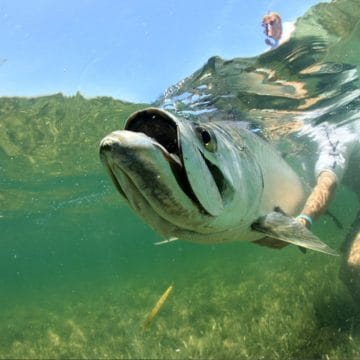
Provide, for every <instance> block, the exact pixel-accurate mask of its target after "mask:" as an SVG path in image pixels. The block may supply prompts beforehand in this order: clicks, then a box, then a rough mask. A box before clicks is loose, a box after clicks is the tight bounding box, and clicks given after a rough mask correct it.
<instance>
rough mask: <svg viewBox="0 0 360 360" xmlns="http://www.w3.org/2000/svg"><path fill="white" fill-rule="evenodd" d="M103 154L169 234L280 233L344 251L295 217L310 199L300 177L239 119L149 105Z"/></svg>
mask: <svg viewBox="0 0 360 360" xmlns="http://www.w3.org/2000/svg"><path fill="white" fill-rule="evenodd" d="M100 157H101V160H102V162H103V163H104V165H105V167H106V168H107V170H108V172H109V174H110V177H111V179H112V180H113V182H114V184H115V186H116V188H117V189H118V191H119V193H120V194H121V195H122V196H123V198H124V199H125V200H126V201H127V202H128V203H129V205H130V207H131V208H132V209H133V210H134V211H135V212H136V213H137V214H138V215H139V216H140V217H141V218H142V219H143V220H144V221H145V222H146V223H148V224H149V225H150V226H151V227H152V228H153V229H155V230H156V231H157V232H158V233H160V234H161V235H162V236H164V237H165V238H167V239H168V238H172V239H173V238H178V239H183V240H190V241H194V242H199V243H215V242H216V243H218V242H227V241H236V240H240V241H256V240H260V239H262V240H261V241H262V242H263V243H264V242H265V243H266V241H267V239H269V244H270V243H271V241H272V240H271V239H277V240H281V241H283V242H286V243H291V244H295V245H298V246H300V247H302V248H308V249H312V250H316V251H320V252H323V253H327V254H331V255H336V254H337V253H336V251H334V250H333V249H331V248H330V247H329V246H327V245H326V244H325V243H323V242H321V241H320V240H319V238H318V237H316V236H315V235H314V234H313V233H311V232H310V231H309V230H308V229H306V228H305V227H304V226H303V225H301V224H299V223H298V222H297V221H296V220H295V219H293V218H292V217H291V216H294V215H295V214H297V213H298V211H299V210H300V209H301V207H302V206H303V204H304V201H305V196H306V194H305V190H304V187H303V185H302V182H301V180H300V178H299V177H298V175H297V174H296V173H295V171H294V170H293V169H292V168H291V167H290V166H289V165H288V164H287V163H286V161H285V160H284V159H283V158H282V157H281V155H280V154H279V153H278V152H277V150H276V149H274V148H273V147H272V146H271V144H269V143H267V142H266V141H265V140H263V139H262V138H261V137H259V136H258V135H256V134H254V133H253V132H252V131H250V130H249V129H248V128H247V127H246V126H245V125H244V124H243V123H242V122H240V121H224V120H214V121H206V122H204V121H201V120H197V119H193V120H191V119H183V118H180V117H177V116H175V115H174V114H172V113H170V112H168V111H165V110H162V109H159V108H147V109H144V110H141V111H138V112H136V113H134V114H133V115H131V116H130V118H129V119H128V120H127V123H126V125H125V129H124V130H120V131H114V132H112V133H111V134H109V135H108V136H106V137H105V138H104V139H103V140H102V141H101V143H100Z"/></svg>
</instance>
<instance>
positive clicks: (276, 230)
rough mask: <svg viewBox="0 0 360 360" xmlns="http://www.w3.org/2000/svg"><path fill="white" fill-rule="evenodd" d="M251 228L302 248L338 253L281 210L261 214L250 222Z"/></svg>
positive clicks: (330, 253) (331, 253)
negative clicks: (254, 220) (252, 222)
mask: <svg viewBox="0 0 360 360" xmlns="http://www.w3.org/2000/svg"><path fill="white" fill-rule="evenodd" d="M252 229H253V230H256V231H258V232H261V233H264V234H266V235H267V236H270V237H272V238H275V239H279V240H282V241H285V242H288V243H291V244H294V245H298V246H300V247H303V248H307V249H311V250H315V251H319V252H323V253H325V254H329V255H335V256H336V255H338V253H337V252H336V251H335V250H333V249H331V248H330V247H329V246H327V245H326V244H325V243H323V242H322V241H321V240H320V239H319V238H318V237H317V236H315V235H314V234H313V233H312V232H311V231H309V230H308V229H307V228H306V227H305V226H303V225H302V224H300V223H299V222H298V221H296V220H295V219H293V218H291V217H289V216H286V215H284V214H283V213H281V212H277V211H273V212H271V213H269V214H267V215H265V216H262V217H261V218H259V219H258V221H256V222H255V223H254V224H252Z"/></svg>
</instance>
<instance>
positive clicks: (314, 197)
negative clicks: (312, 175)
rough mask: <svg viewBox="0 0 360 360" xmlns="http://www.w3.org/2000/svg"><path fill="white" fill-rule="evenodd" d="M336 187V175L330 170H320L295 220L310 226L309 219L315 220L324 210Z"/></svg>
mask: <svg viewBox="0 0 360 360" xmlns="http://www.w3.org/2000/svg"><path fill="white" fill-rule="evenodd" d="M335 188H336V175H335V174H334V173H333V172H332V171H328V170H324V171H322V172H321V173H320V174H319V176H318V178H317V183H316V185H315V187H314V189H313V190H312V192H311V194H310V196H309V197H308V199H307V200H306V203H305V205H304V208H303V210H302V211H301V215H300V216H298V217H297V220H298V221H299V222H300V223H301V224H303V225H304V226H306V227H310V226H311V221H309V220H308V219H307V217H309V218H310V219H311V220H316V219H317V218H318V217H319V216H320V215H321V214H322V213H323V212H324V211H326V209H327V207H328V205H329V203H330V200H331V198H332V195H333V193H334V191H335Z"/></svg>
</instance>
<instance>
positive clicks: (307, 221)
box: [296, 122, 360, 304]
mask: <svg viewBox="0 0 360 360" xmlns="http://www.w3.org/2000/svg"><path fill="white" fill-rule="evenodd" d="M359 134H360V125H359V124H358V123H356V122H355V125H353V126H352V127H351V128H350V127H349V126H345V127H331V126H329V124H324V126H323V127H322V129H321V131H320V132H319V137H318V139H317V141H318V144H319V145H318V147H319V157H318V160H317V162H316V165H315V176H316V185H315V187H314V188H313V190H312V192H311V193H310V195H309V197H308V198H307V200H306V202H305V205H304V207H303V209H302V211H301V213H300V215H298V216H297V218H296V219H297V220H298V221H299V222H300V223H301V224H303V225H304V226H306V227H307V228H310V227H311V225H312V223H313V221H315V220H316V219H318V218H319V216H320V215H322V214H323V213H324V212H325V211H326V210H327V208H328V206H329V204H330V201H331V199H332V197H333V195H334V193H335V189H336V187H337V185H338V184H339V183H340V182H343V183H344V184H346V185H347V186H348V187H349V188H350V189H351V190H352V191H353V192H354V193H355V194H356V195H357V196H358V199H359V200H360V193H359V185H358V184H359V181H358V176H359V175H358V172H359V170H360V166H359V163H360V135H359ZM341 250H342V252H343V254H342V255H343V260H342V266H341V271H340V277H341V279H342V281H343V282H344V283H345V284H346V285H347V287H348V288H349V290H350V292H351V295H352V296H353V298H354V299H355V300H356V302H357V303H359V304H360V302H359V300H360V211H359V212H358V213H357V215H356V217H355V220H354V222H353V224H352V226H351V230H350V232H349V234H348V235H347V236H346V239H345V241H344V243H343V245H342V249H341Z"/></svg>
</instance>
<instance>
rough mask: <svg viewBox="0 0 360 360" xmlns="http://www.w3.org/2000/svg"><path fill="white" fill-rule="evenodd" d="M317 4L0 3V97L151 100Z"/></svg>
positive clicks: (247, 52)
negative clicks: (278, 20) (269, 21)
mask: <svg viewBox="0 0 360 360" xmlns="http://www.w3.org/2000/svg"><path fill="white" fill-rule="evenodd" d="M318 2H319V1H318V0H302V1H298V0H273V1H271V0H268V1H265V0H254V1H250V0H222V1H212V0H167V1H164V0H117V1H116V0H93V1H91V0H56V1H52V0H29V1H23V0H2V1H1V2H0V96H37V95H47V94H52V93H57V92H63V93H64V94H66V95H73V94H75V93H76V92H77V91H80V92H81V93H82V94H84V95H85V96H89V97H92V96H113V97H115V98H118V99H122V100H128V101H138V102H149V101H152V100H155V99H156V98H157V97H158V96H159V95H160V94H161V93H162V92H163V90H165V88H167V87H168V86H170V85H173V84H174V83H176V82H177V81H179V80H181V79H182V78H184V77H186V76H188V75H190V74H191V73H192V72H194V71H195V70H197V69H198V68H199V67H200V66H202V65H203V64H204V63H205V62H206V60H207V59H208V58H209V57H210V56H213V55H219V56H221V57H223V58H226V59H229V58H233V57H237V56H242V57H247V56H253V55H257V54H259V53H261V52H263V51H264V50H266V46H265V44H264V35H263V32H262V28H261V18H262V16H263V15H264V14H265V13H266V12H267V11H270V10H271V11H277V12H279V13H280V14H281V15H282V18H283V20H284V21H292V20H295V19H296V18H297V17H298V16H301V15H302V14H303V13H304V12H306V10H307V9H308V8H309V7H310V6H312V5H314V4H316V3H318Z"/></svg>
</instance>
